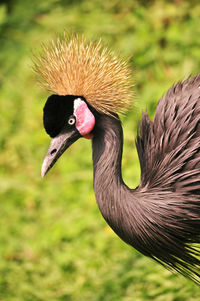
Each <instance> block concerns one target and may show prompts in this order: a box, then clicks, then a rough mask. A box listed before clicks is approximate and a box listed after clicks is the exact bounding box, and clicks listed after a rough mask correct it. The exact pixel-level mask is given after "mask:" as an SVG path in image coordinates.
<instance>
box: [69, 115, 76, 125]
mask: <svg viewBox="0 0 200 301" xmlns="http://www.w3.org/2000/svg"><path fill="white" fill-rule="evenodd" d="M75 122H76V118H75V116H71V117H69V119H68V124H69V125H73V124H75Z"/></svg>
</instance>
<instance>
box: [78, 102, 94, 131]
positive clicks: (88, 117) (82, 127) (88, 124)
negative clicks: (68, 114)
mask: <svg viewBox="0 0 200 301" xmlns="http://www.w3.org/2000/svg"><path fill="white" fill-rule="evenodd" d="M74 116H75V117H76V128H77V130H78V131H79V133H80V134H81V135H82V136H85V135H87V134H89V133H90V132H91V131H92V130H93V128H94V125H95V117H94V115H93V114H92V112H91V111H90V110H89V108H88V106H87V104H86V103H85V101H84V100H82V99H81V98H77V99H75V100H74Z"/></svg>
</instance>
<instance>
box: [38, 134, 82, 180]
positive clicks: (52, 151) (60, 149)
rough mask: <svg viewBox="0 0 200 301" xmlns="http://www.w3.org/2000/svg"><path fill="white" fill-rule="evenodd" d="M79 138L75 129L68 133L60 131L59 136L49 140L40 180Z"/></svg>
mask: <svg viewBox="0 0 200 301" xmlns="http://www.w3.org/2000/svg"><path fill="white" fill-rule="evenodd" d="M80 137H81V135H80V133H79V132H78V130H77V129H76V128H74V129H72V130H71V131H70V132H69V130H66V129H65V130H63V131H61V133H60V134H59V135H57V136H56V137H55V138H53V139H52V140H51V144H50V147H49V149H48V152H47V154H46V157H45V159H44V161H43V164H42V169H41V176H42V178H43V177H44V176H45V175H46V173H47V172H48V171H49V170H50V169H51V167H52V166H53V165H54V164H55V163H56V161H57V160H58V158H59V157H60V156H61V155H62V154H63V153H64V151H65V150H66V149H67V148H68V147H69V146H70V145H71V144H73V143H74V142H75V141H76V140H78V139H79V138H80Z"/></svg>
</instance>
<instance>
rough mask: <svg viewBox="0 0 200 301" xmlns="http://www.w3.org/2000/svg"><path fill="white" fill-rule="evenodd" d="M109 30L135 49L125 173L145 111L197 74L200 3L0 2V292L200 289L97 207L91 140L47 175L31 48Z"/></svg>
mask: <svg viewBox="0 0 200 301" xmlns="http://www.w3.org/2000/svg"><path fill="white" fill-rule="evenodd" d="M63 29H66V30H67V31H69V32H70V31H75V32H81V33H82V32H83V33H84V34H85V35H86V37H87V38H88V39H91V38H92V39H99V38H100V37H102V39H103V42H104V44H105V45H108V46H109V48H112V50H114V51H115V52H117V53H120V55H121V56H122V57H131V59H130V63H131V66H132V68H133V78H134V81H135V94H136V97H135V99H136V107H135V108H134V110H133V111H132V112H129V113H128V114H127V116H125V117H123V118H122V119H123V124H124V134H125V146H124V158H123V175H124V178H125V181H126V182H127V184H128V185H130V186H131V187H135V186H137V184H138V183H139V177H140V170H139V164H138V159H137V154H136V150H135V146H134V139H135V137H136V130H137V122H138V120H139V119H140V116H141V110H142V109H144V110H145V109H146V108H147V110H148V112H149V114H150V116H151V117H153V113H154V110H155V107H156V103H157V101H158V100H159V98H160V97H161V96H162V95H163V94H164V93H165V92H166V91H167V89H168V88H169V87H170V86H171V85H172V84H173V83H175V82H176V81H177V80H179V79H185V78H186V77H188V76H189V75H190V74H195V73H198V72H199V70H200V39H199V37H200V4H199V1H183V0H176V1H175V0H174V1H164V0H163V1H150V0H149V1H139V0H138V1H136V0H134V1H132V0H124V1H119V0H110V1H108V2H106V1H104V2H103V1H102V2H101V1H100V0H94V1H89V0H82V1H76V0H74V1H64V0H49V1H45V0H40V1H39V0H32V1H22V0H16V1H14V0H7V1H6V0H5V1H1V2H0V45H1V49H0V110H1V114H0V125H1V130H0V194H1V195H0V300H2V301H4V300H6V301H21V300H25V301H29V300H30V301H33V300H34V301H42V300H45V301H46V300H49V301H51V300H52V301H57V300H60V301H64V300H73V301H75V300H92V301H100V300H106V301H115V300H116V301H117V300H123V301H130V300H136V301H142V300H158V301H162V300H163V301H172V300H173V301H174V300H176V301H178V300H179V301H183V300H185V301H186V300H187V301H192V300H200V291H199V288H198V287H197V286H196V285H195V284H193V283H192V282H191V281H189V280H186V279H184V278H183V277H181V276H174V275H172V274H171V273H169V272H168V271H166V270H165V269H164V268H162V267H161V266H159V265H158V264H156V263H154V262H152V261H151V260H150V259H148V258H146V257H144V256H142V255H140V254H139V253H138V252H136V251H135V250H133V249H132V248H130V247H129V246H127V245H125V244H124V243H123V242H122V241H120V239H119V238H117V236H116V235H115V234H114V233H113V232H112V230H110V228H109V227H108V226H107V225H106V223H105V222H104V220H103V218H102V217H101V215H100V213H99V211H98V208H97V206H96V203H95V198H94V194H93V187H92V162H91V146H90V143H89V142H88V141H86V140H85V141H84V140H80V141H79V142H77V143H76V144H75V145H73V146H72V147H71V148H70V149H69V150H68V151H67V152H66V154H65V155H64V156H63V157H62V158H61V159H60V160H59V162H58V163H57V164H56V167H55V168H54V170H52V172H51V173H49V175H48V176H47V177H46V178H45V179H44V180H41V178H40V166H41V163H42V160H43V157H44V155H45V153H46V151H47V148H48V144H49V138H48V137H47V135H46V134H45V132H44V130H43V127H42V107H43V105H44V101H45V99H46V98H47V96H48V93H47V92H46V91H43V90H42V89H41V88H40V87H39V86H38V85H37V84H36V78H35V76H34V74H33V71H32V61H31V58H32V52H35V51H38V50H39V49H40V44H41V43H42V42H46V41H48V40H50V39H52V38H53V37H55V35H56V33H62V32H63Z"/></svg>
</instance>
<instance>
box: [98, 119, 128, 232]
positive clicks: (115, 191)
mask: <svg viewBox="0 0 200 301" xmlns="http://www.w3.org/2000/svg"><path fill="white" fill-rule="evenodd" d="M122 150H123V131H122V127H121V122H120V120H118V119H116V118H113V117H110V116H104V118H102V119H101V120H98V129H97V131H96V135H95V137H94V139H93V166H94V191H95V196H96V200H97V203H98V206H99V209H100V211H101V213H102V215H103V217H104V218H105V220H106V221H107V222H108V224H109V225H110V226H111V227H112V228H114V230H115V231H116V230H117V228H118V227H120V215H121V214H122V207H123V205H122V203H123V202H124V201H125V200H124V195H125V192H127V190H128V188H127V186H126V185H125V184H124V182H123V180H122V175H121V160H122ZM116 232H117V231H116Z"/></svg>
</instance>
